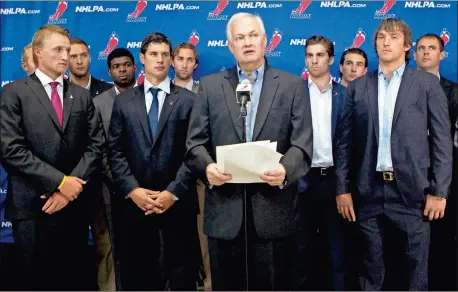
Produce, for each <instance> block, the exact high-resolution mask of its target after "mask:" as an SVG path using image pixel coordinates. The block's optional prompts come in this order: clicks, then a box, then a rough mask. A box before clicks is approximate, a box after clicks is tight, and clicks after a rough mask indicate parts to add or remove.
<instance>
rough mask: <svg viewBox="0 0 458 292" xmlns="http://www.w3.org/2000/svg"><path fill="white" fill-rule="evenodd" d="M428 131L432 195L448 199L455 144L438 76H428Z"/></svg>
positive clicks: (445, 99)
mask: <svg viewBox="0 0 458 292" xmlns="http://www.w3.org/2000/svg"><path fill="white" fill-rule="evenodd" d="M426 78H428V79H429V80H428V81H429V82H428V84H429V89H428V92H427V94H428V129H429V135H430V153H431V170H432V172H431V181H430V188H431V189H430V192H431V195H437V196H440V197H447V195H448V189H449V186H450V183H451V180H452V165H453V162H452V160H453V154H452V149H453V142H452V138H451V133H450V130H449V129H450V128H451V126H450V119H449V115H448V114H449V111H448V104H447V97H446V96H445V93H444V91H443V90H442V87H441V86H440V84H439V80H438V79H437V77H436V76H433V75H431V76H429V74H428V76H427V77H426Z"/></svg>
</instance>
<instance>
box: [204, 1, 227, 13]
mask: <svg viewBox="0 0 458 292" xmlns="http://www.w3.org/2000/svg"><path fill="white" fill-rule="evenodd" d="M228 4H229V0H223V1H218V4H217V5H216V8H215V10H213V11H211V12H209V13H208V17H215V16H218V15H220V14H221V12H223V10H224V9H225V8H226V6H227V5H228Z"/></svg>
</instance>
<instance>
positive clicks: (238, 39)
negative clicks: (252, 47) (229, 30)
mask: <svg viewBox="0 0 458 292" xmlns="http://www.w3.org/2000/svg"><path fill="white" fill-rule="evenodd" d="M247 38H248V39H249V40H250V41H257V40H258V39H259V33H250V34H249V35H238V36H236V37H235V39H234V42H236V43H243V42H245V40H246V39H247Z"/></svg>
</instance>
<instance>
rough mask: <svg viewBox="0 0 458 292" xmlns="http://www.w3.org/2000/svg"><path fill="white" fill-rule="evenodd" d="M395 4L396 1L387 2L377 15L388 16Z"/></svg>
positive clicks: (376, 12)
mask: <svg viewBox="0 0 458 292" xmlns="http://www.w3.org/2000/svg"><path fill="white" fill-rule="evenodd" d="M395 3H396V0H391V1H385V3H384V4H383V7H382V8H380V9H379V10H377V11H375V15H384V14H387V13H388V11H390V10H391V8H393V6H394V4H395Z"/></svg>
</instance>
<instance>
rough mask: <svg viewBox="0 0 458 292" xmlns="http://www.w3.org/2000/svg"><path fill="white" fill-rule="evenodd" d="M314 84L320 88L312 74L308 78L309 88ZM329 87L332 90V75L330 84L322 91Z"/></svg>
mask: <svg viewBox="0 0 458 292" xmlns="http://www.w3.org/2000/svg"><path fill="white" fill-rule="evenodd" d="M312 85H315V86H316V87H317V88H318V85H316V83H315V82H314V81H313V80H312V78H311V76H309V78H308V86H309V88H310V86H312ZM328 89H331V90H332V77H331V79H329V84H328V86H326V88H325V89H324V90H323V91H321V93H323V92H326V90H328Z"/></svg>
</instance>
